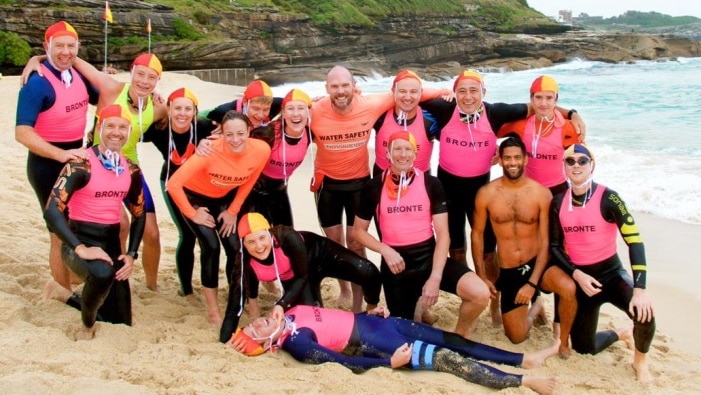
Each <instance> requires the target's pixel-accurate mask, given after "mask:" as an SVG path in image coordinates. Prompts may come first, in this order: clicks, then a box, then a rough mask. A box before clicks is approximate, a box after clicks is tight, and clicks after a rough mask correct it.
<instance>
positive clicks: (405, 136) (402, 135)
mask: <svg viewBox="0 0 701 395" xmlns="http://www.w3.org/2000/svg"><path fill="white" fill-rule="evenodd" d="M394 140H406V141H408V142H410V143H411V145H412V146H413V147H414V152H416V151H417V148H416V138H414V135H413V134H411V133H409V132H405V131H403V130H402V131H399V132H394V133H392V134H391V135H390V136H389V139H387V147H391V146H392V142H393V141H394Z"/></svg>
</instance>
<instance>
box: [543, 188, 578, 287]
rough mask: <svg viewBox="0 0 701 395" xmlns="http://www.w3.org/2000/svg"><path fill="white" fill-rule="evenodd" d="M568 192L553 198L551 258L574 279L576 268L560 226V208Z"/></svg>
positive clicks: (551, 210)
mask: <svg viewBox="0 0 701 395" xmlns="http://www.w3.org/2000/svg"><path fill="white" fill-rule="evenodd" d="M568 191H569V190H567V191H564V192H562V193H558V194H557V195H555V196H553V200H552V202H551V203H550V218H549V222H550V225H549V226H550V232H549V235H550V257H551V259H552V260H554V262H555V264H556V265H557V266H558V267H560V268H561V269H562V270H563V271H564V272H565V273H567V274H568V275H569V276H570V277H572V273H574V271H575V269H576V268H575V266H574V264H573V263H572V261H571V260H570V258H569V256H568V255H567V252H565V234H564V233H563V232H562V225H561V224H560V207H561V206H562V199H564V197H565V194H566V193H568Z"/></svg>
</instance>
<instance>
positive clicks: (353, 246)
mask: <svg viewBox="0 0 701 395" xmlns="http://www.w3.org/2000/svg"><path fill="white" fill-rule="evenodd" d="M352 234H353V227H352V226H346V245H347V246H348V249H349V250H351V251H353V252H355V253H356V254H358V255H360V256H361V257H363V258H366V259H367V257H368V255H367V253H366V252H365V246H363V245H362V244H360V243H358V242H357V241H355V240H354V239H353V237H352V236H351V235H352ZM350 285H351V290H352V291H353V306H352V307H351V311H353V312H354V313H360V312H362V311H363V287H362V286H361V285H360V284H355V283H351V284H350Z"/></svg>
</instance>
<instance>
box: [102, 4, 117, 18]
mask: <svg viewBox="0 0 701 395" xmlns="http://www.w3.org/2000/svg"><path fill="white" fill-rule="evenodd" d="M102 19H104V20H106V21H107V22H109V23H114V19H113V18H112V10H110V3H109V1H105V13H104V14H103V15H102Z"/></svg>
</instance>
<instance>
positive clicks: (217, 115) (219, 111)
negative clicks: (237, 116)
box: [207, 100, 236, 123]
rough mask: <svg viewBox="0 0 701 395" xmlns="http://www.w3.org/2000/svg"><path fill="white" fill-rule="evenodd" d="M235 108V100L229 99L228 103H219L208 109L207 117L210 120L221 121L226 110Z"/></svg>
mask: <svg viewBox="0 0 701 395" xmlns="http://www.w3.org/2000/svg"><path fill="white" fill-rule="evenodd" d="M235 109H236V100H234V101H230V102H228V103H224V104H220V105H218V106H216V107H215V108H214V109H212V110H210V111H209V114H207V119H209V120H211V121H215V122H216V123H221V120H222V119H223V118H224V114H226V112H227V111H229V110H235Z"/></svg>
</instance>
